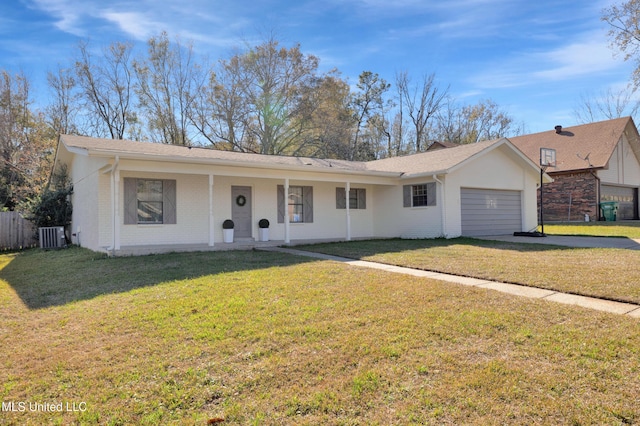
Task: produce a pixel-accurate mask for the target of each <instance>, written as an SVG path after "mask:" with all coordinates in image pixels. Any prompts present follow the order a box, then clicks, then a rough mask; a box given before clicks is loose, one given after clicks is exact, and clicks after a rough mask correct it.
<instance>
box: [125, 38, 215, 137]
mask: <svg viewBox="0 0 640 426" xmlns="http://www.w3.org/2000/svg"><path fill="white" fill-rule="evenodd" d="M147 46H148V55H147V57H146V58H144V59H141V60H136V61H134V62H133V68H134V70H135V74H136V76H137V80H138V81H137V86H136V92H137V94H138V100H139V102H140V106H141V108H142V110H143V111H144V112H145V114H146V118H147V124H148V126H149V130H150V131H151V134H152V138H153V139H154V140H156V141H157V142H162V143H166V144H173V145H190V144H191V138H190V134H189V133H190V132H189V127H190V124H191V122H192V120H190V116H189V114H190V111H191V109H192V105H193V103H194V101H195V99H196V93H197V92H198V90H199V89H200V88H201V87H202V86H203V85H204V82H205V79H206V74H205V73H204V72H203V69H202V66H201V65H199V64H197V63H195V61H194V56H193V46H192V45H191V44H189V45H186V46H184V45H182V44H181V43H180V41H176V42H175V43H173V44H172V43H171V42H170V41H169V37H168V35H167V33H166V32H163V33H162V34H161V35H159V36H157V37H152V38H151V39H149V41H148V43H147Z"/></svg>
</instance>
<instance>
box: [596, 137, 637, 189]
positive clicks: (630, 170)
mask: <svg viewBox="0 0 640 426" xmlns="http://www.w3.org/2000/svg"><path fill="white" fill-rule="evenodd" d="M598 177H599V178H600V180H601V182H602V183H604V184H607V183H611V184H617V185H631V186H635V187H637V186H638V185H639V184H640V163H639V162H638V159H637V158H636V156H635V154H634V153H633V150H632V149H631V145H630V144H629V142H628V141H627V139H626V137H622V138H621V139H620V142H619V143H618V144H617V146H616V148H615V149H614V150H613V154H612V155H611V158H610V159H609V163H608V169H604V170H600V171H598Z"/></svg>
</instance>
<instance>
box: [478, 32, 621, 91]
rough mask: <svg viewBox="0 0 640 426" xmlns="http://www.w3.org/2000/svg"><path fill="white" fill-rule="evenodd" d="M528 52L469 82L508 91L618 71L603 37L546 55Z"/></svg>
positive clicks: (593, 36)
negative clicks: (507, 89) (511, 88)
mask: <svg viewBox="0 0 640 426" xmlns="http://www.w3.org/2000/svg"><path fill="white" fill-rule="evenodd" d="M540 49H541V48H538V49H537V50H531V51H528V52H521V53H516V54H513V55H512V56H511V57H506V58H505V59H504V60H503V61H498V62H494V63H492V64H491V69H489V70H486V71H483V72H481V73H479V74H477V75H476V76H475V77H473V78H472V81H473V82H474V83H475V84H476V85H477V86H479V87H482V88H487V89H488V88H493V89H497V88H509V87H517V86H526V85H531V84H540V83H544V82H551V81H554V82H557V81H566V80H572V79H576V78H580V77H587V76H592V75H598V74H602V73H604V72H607V71H612V70H615V69H619V68H620V67H621V62H620V61H617V60H615V59H614V58H613V55H612V52H611V50H610V49H609V47H608V45H607V42H606V39H605V37H604V36H603V35H602V34H601V33H599V32H598V33H590V34H585V35H583V36H582V37H579V38H578V39H577V40H574V41H571V42H569V43H567V44H564V45H560V46H556V47H554V48H552V49H551V50H549V51H541V50H540Z"/></svg>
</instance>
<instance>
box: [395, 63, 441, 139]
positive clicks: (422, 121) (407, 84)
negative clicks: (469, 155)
mask: <svg viewBox="0 0 640 426" xmlns="http://www.w3.org/2000/svg"><path fill="white" fill-rule="evenodd" d="M396 86H397V89H398V95H399V97H400V98H401V99H402V101H403V102H402V107H403V108H404V109H405V110H406V112H407V115H408V116H409V118H410V119H411V123H412V124H413V128H414V136H415V150H416V152H420V151H422V150H423V148H426V147H427V145H428V135H429V124H430V122H431V121H432V120H433V119H434V118H435V116H436V114H437V113H438V111H439V110H440V109H441V108H442V106H443V103H444V101H445V99H446V97H447V93H448V91H449V87H447V88H446V89H444V90H442V89H440V88H439V87H438V86H437V85H436V83H435V74H433V73H432V74H429V75H424V76H423V77H422V81H421V83H420V84H416V85H411V79H410V78H409V75H408V74H407V72H406V71H405V72H401V73H398V74H396Z"/></svg>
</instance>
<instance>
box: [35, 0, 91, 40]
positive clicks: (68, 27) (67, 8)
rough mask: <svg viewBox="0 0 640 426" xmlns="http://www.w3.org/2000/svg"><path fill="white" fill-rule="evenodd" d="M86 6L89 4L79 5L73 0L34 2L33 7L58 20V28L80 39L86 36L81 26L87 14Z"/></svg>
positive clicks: (40, 0)
mask: <svg viewBox="0 0 640 426" xmlns="http://www.w3.org/2000/svg"><path fill="white" fill-rule="evenodd" d="M86 6H87V3H80V4H78V3H77V2H73V1H72V0H33V7H35V8H36V9H39V10H42V11H44V12H46V13H48V14H50V15H51V16H53V17H54V18H55V19H57V21H56V23H55V26H56V28H58V29H59V30H61V31H64V32H66V33H70V34H73V35H76V36H80V37H82V36H85V35H86V32H85V30H84V29H83V28H82V26H81V24H80V20H81V19H80V18H81V16H82V15H83V14H84V13H85V10H84V8H85V7H86Z"/></svg>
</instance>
